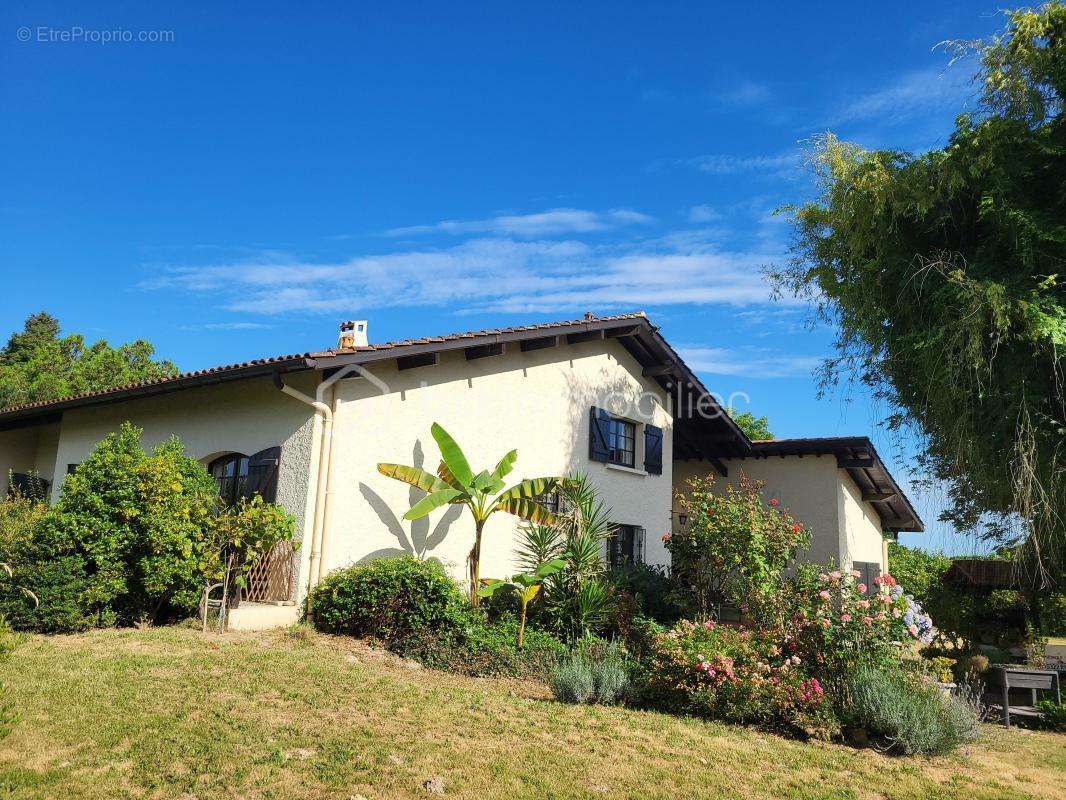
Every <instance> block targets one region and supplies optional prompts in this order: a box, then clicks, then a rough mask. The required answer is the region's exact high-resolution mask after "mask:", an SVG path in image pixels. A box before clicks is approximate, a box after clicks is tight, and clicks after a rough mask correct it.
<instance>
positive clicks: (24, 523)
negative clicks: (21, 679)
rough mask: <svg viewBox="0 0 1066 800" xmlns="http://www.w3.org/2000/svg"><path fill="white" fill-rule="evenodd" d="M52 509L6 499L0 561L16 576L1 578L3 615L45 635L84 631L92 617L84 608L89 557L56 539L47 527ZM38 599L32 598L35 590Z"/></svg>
mask: <svg viewBox="0 0 1066 800" xmlns="http://www.w3.org/2000/svg"><path fill="white" fill-rule="evenodd" d="M47 514H48V506H46V505H45V504H44V503H41V502H38V501H36V500H33V499H30V498H25V497H21V496H18V495H13V496H11V497H8V498H7V499H5V500H3V501H0V562H3V563H5V564H7V565H8V566H9V567H10V569H11V575H7V574H6V573H5V574H3V575H0V615H2V616H4V617H5V618H6V619H7V620H8V623H9V624H10V625H12V626H13V627H14V628H17V629H35V630H39V631H42V632H46V633H47V632H52V631H70V630H80V629H83V628H85V627H88V625H89V624H91V622H92V619H91V617H90V616H89V615H88V613H87V612H86V611H85V610H84V608H83V607H82V603H81V595H82V593H83V592H84V590H85V586H86V576H85V559H84V557H83V556H81V555H79V554H74V553H70V552H68V550H69V548H67V547H66V543H65V541H64V542H56V541H54V534H55V531H54V530H51V529H46V528H45V527H44V525H43V524H42V523H43V521H44V519H45V517H46V515H47ZM31 587H32V591H33V592H34V593H35V595H36V601H35V599H34V598H33V597H31V596H30V595H28V594H26V593H25V592H24V591H23V589H29V588H31Z"/></svg>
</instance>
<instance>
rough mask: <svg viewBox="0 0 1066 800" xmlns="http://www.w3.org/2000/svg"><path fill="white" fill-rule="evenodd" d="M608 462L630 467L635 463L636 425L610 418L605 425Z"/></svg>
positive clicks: (625, 420) (624, 420)
mask: <svg viewBox="0 0 1066 800" xmlns="http://www.w3.org/2000/svg"><path fill="white" fill-rule="evenodd" d="M607 450H608V453H609V455H608V460H609V461H610V463H612V464H619V465H621V466H623V467H632V466H634V465H635V464H636V463H637V425H636V423H635V422H630V421H629V420H627V419H619V418H617V417H613V418H611V420H610V421H609V422H608V423H607Z"/></svg>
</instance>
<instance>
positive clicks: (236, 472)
mask: <svg viewBox="0 0 1066 800" xmlns="http://www.w3.org/2000/svg"><path fill="white" fill-rule="evenodd" d="M250 463H251V458H250V457H249V456H246V455H245V454H244V453H226V454H225V455H221V456H219V457H218V458H216V459H214V460H213V461H211V463H210V464H208V465H207V471H208V472H210V473H211V477H212V478H214V479H215V483H216V484H217V486H218V496H219V497H221V498H222V502H223V503H225V504H226V505H227V506H234V505H237V501H238V500H239V499H240V498H242V497H244V496H245V487H246V486H247V485H248V465H249V464H250ZM230 468H232V469H230ZM227 473H228V474H227Z"/></svg>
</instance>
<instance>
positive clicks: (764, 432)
mask: <svg viewBox="0 0 1066 800" xmlns="http://www.w3.org/2000/svg"><path fill="white" fill-rule="evenodd" d="M726 412H727V413H728V414H729V416H730V417H732V418H733V422H735V423H736V424H737V427H738V428H740V429H741V430H742V431H744V435H745V436H747V437H748V438H749V439H751V440H752V441H753V442H761V441H766V440H767V439H773V438H774V435H773V433H771V432H770V420H768V419H767V418H766V417H757V416H755V415H754V414H752V413H751V412H750V411H742V412H739V413H738V412H737V411H736V410H735V409H733V408H729V409H726Z"/></svg>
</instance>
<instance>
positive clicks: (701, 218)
mask: <svg viewBox="0 0 1066 800" xmlns="http://www.w3.org/2000/svg"><path fill="white" fill-rule="evenodd" d="M721 218H722V214H721V213H719V212H718V211H715V210H714V209H713V208H711V207H710V206H708V205H699V206H693V207H692V208H690V209H689V210H688V221H689V222H696V223H701V222H715V221H717V220H720V219H721Z"/></svg>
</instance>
